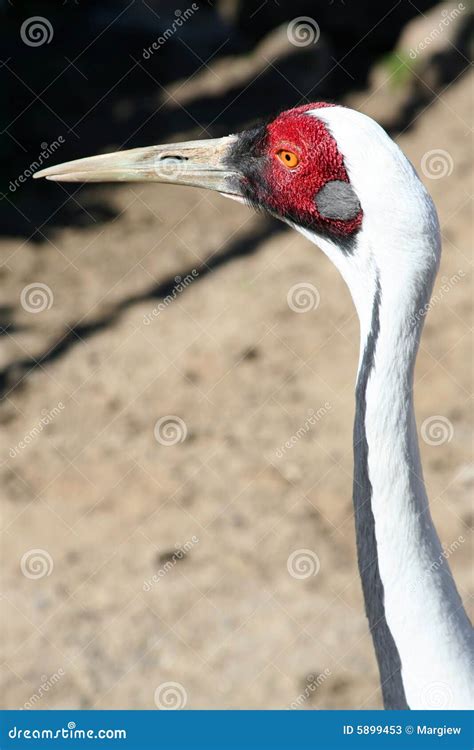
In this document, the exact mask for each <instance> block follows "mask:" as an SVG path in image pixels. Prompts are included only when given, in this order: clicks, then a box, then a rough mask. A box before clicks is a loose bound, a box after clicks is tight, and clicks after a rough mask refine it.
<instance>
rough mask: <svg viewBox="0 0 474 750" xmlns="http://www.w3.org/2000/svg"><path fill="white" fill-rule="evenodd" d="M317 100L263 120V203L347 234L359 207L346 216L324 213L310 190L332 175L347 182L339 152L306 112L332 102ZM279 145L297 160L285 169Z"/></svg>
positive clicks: (357, 220) (316, 189) (352, 228)
mask: <svg viewBox="0 0 474 750" xmlns="http://www.w3.org/2000/svg"><path fill="white" fill-rule="evenodd" d="M331 106H334V105H332V104H327V103H325V102H319V103H315V104H305V105H303V106H301V107H296V108H295V109H290V110H287V111H286V112H282V114H280V115H278V117H276V119H275V120H273V121H272V122H271V123H270V124H269V125H268V126H267V137H266V139H265V146H266V152H267V158H268V159H267V164H266V168H265V176H264V177H265V183H266V185H267V186H268V190H267V191H265V193H266V194H265V203H266V205H267V207H268V209H269V210H273V211H274V212H275V213H277V214H280V215H283V216H285V215H286V216H289V217H291V218H292V217H295V221H296V222H298V219H300V220H301V223H303V222H304V224H305V225H306V226H308V225H311V224H314V228H315V231H317V229H318V227H320V228H322V229H325V230H326V231H328V232H330V233H331V234H336V235H339V236H348V235H351V234H352V233H353V232H355V231H356V230H357V229H359V227H360V225H361V223H362V210H361V211H359V213H358V214H357V216H356V217H354V218H351V219H349V220H348V221H342V220H336V219H327V218H324V217H323V216H321V215H320V214H319V212H318V209H317V206H316V203H315V196H316V194H317V193H318V192H319V190H320V189H321V188H322V187H323V186H324V185H325V184H326V183H327V182H330V181H331V180H341V181H343V182H349V177H348V175H347V172H346V169H345V167H344V160H343V157H342V154H341V153H340V152H339V150H338V148H337V144H336V141H335V140H334V138H333V137H332V135H330V133H329V132H328V130H327V129H326V126H325V125H324V123H323V122H321V120H318V119H317V118H316V117H311V116H308V115H307V114H306V112H308V111H309V110H312V109H317V108H320V107H331ZM280 149H287V150H289V151H293V152H294V153H296V154H297V155H298V157H299V160H300V161H299V164H298V166H297V167H296V168H294V169H288V167H285V165H284V164H282V163H281V161H280V160H279V159H278V158H277V156H276V153H277V152H278V151H279V150H280Z"/></svg>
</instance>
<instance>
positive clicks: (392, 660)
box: [353, 278, 408, 709]
mask: <svg viewBox="0 0 474 750" xmlns="http://www.w3.org/2000/svg"><path fill="white" fill-rule="evenodd" d="M380 301H381V290H380V282H379V279H378V278H377V286H376V292H375V297H374V304H373V308H372V322H371V330H370V334H369V336H368V338H367V341H366V344H365V349H364V355H363V357H362V363H361V366H360V370H359V376H358V378H357V385H356V410H355V421H354V484H353V502H354V515H355V528H356V542H357V559H358V564H359V573H360V577H361V581H362V590H363V593H364V601H365V611H366V614H367V619H368V621H369V627H370V632H371V635H372V640H373V642H374V648H375V655H376V657H377V662H378V666H379V672H380V681H381V686H382V696H383V702H384V706H385V708H387V709H406V708H408V705H407V701H406V697H405V690H404V687H403V682H402V677H401V662H400V655H399V653H398V650H397V646H396V644H395V641H394V640H393V636H392V633H391V632H390V629H389V627H388V625H387V621H386V619H385V606H384V590H383V583H382V580H381V578H380V571H379V563H378V558H377V542H376V538H375V520H374V515H373V512H372V485H371V483H370V478H369V468H368V452H369V449H368V445H367V436H366V430H365V414H366V391H367V383H368V380H369V376H370V373H371V371H372V368H373V366H374V354H375V347H376V343H377V338H378V335H379V330H380V316H379V311H380Z"/></svg>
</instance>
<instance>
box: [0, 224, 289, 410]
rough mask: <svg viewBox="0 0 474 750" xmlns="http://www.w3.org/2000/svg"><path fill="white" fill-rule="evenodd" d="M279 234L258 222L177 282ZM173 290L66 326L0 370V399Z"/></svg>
mask: <svg viewBox="0 0 474 750" xmlns="http://www.w3.org/2000/svg"><path fill="white" fill-rule="evenodd" d="M283 231H287V227H286V226H285V225H284V224H282V223H281V222H279V221H276V220H270V219H262V221H261V223H260V225H259V228H257V229H255V230H253V231H252V232H251V233H248V234H246V235H243V236H240V237H238V238H237V239H235V240H234V241H233V242H231V243H230V244H229V245H227V247H225V248H224V250H223V251H222V252H217V253H215V254H214V255H212V256H211V257H210V258H208V259H207V260H206V261H205V262H204V263H202V264H201V265H200V266H198V267H196V266H193V268H190V269H189V270H183V271H181V278H182V279H183V278H185V277H186V276H188V275H189V276H190V277H191V278H195V280H194V281H193V282H192V284H193V285H194V284H197V283H199V282H200V281H201V280H202V279H204V278H206V276H208V275H209V274H210V273H213V272H214V271H216V270H218V269H219V268H221V267H222V266H225V265H227V264H228V263H232V261H234V260H237V259H239V258H242V257H245V256H248V255H252V254H253V253H255V252H257V251H258V249H259V247H260V245H261V244H262V243H263V242H264V241H266V240H267V239H269V238H270V237H272V236H273V235H275V234H278V233H280V232H283ZM193 272H194V273H193ZM196 272H197V273H196ZM176 286H177V282H176V277H175V276H173V277H170V278H168V279H165V280H164V281H162V282H161V283H160V284H156V285H153V286H151V287H148V288H147V289H145V290H144V291H143V292H140V293H138V294H132V295H130V296H128V297H124V298H123V299H122V300H121V301H120V302H119V303H118V304H117V305H115V306H114V307H113V309H112V310H110V312H108V313H107V314H105V315H103V316H102V317H100V318H97V319H96V320H93V321H90V322H84V323H78V324H75V325H73V326H68V327H67V330H66V331H65V333H64V334H63V335H62V336H61V337H60V338H59V339H58V340H57V341H56V342H55V343H54V344H53V345H52V346H50V347H48V349H47V350H46V351H44V352H43V353H42V354H39V355H38V356H37V357H25V358H24V359H20V360H15V361H14V362H11V363H10V364H8V365H7V366H6V367H4V368H3V369H2V370H0V398H4V397H5V396H6V395H7V394H9V393H11V392H12V391H13V390H15V389H16V388H18V387H21V386H22V385H23V384H25V383H26V380H27V379H28V377H29V376H30V375H31V374H32V373H33V372H34V371H35V370H36V368H38V367H42V366H44V365H48V364H50V363H52V362H55V361H56V360H57V359H59V358H60V357H63V356H64V355H65V354H67V352H69V350H70V349H71V348H72V347H74V346H76V345H77V344H83V343H84V342H85V341H86V340H87V339H88V338H89V336H92V335H93V334H95V333H100V332H101V331H103V330H104V329H106V328H107V327H109V326H111V325H114V324H115V323H117V321H118V320H119V319H120V317H121V315H122V314H123V313H124V312H125V311H126V310H128V309H129V308H130V307H132V306H133V305H137V304H140V303H142V302H156V303H157V304H158V303H159V302H160V301H163V300H165V299H166V298H167V297H168V296H173V291H175V290H176ZM189 288H190V287H189V286H185V287H184V288H183V290H182V291H180V292H179V294H180V295H181V294H185V293H186V290H187V289H189ZM170 303H171V300H170ZM9 330H11V329H9V327H8V325H7V326H6V329H5V331H6V332H7V333H8V332H9Z"/></svg>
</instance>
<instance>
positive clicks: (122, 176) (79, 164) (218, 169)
mask: <svg viewBox="0 0 474 750" xmlns="http://www.w3.org/2000/svg"><path fill="white" fill-rule="evenodd" d="M330 106H332V105H329V104H325V103H318V104H309V105H304V106H302V107H297V108H294V109H291V110H288V111H285V112H283V113H281V114H280V115H278V116H277V117H276V118H274V119H273V120H271V121H269V122H266V123H264V124H260V125H257V126H256V127H254V128H252V129H250V130H245V131H243V132H241V133H239V134H237V135H230V136H227V137H225V138H217V139H210V140H202V141H189V142H187V143H176V144H166V145H162V146H149V147H145V148H136V149H131V150H126V151H118V152H115V153H109V154H102V155H99V156H93V157H89V158H85V159H78V160H76V161H71V162H66V163H64V164H59V165H58V166H55V167H48V168H47V169H43V170H41V171H40V172H37V173H36V174H35V175H34V176H35V177H45V178H46V179H48V180H54V181H57V182H117V181H118V182H144V181H155V182H167V183H175V184H182V185H191V186H195V187H202V188H208V189H211V190H216V191H218V192H220V193H221V194H222V195H224V196H226V197H229V198H233V199H235V200H240V201H243V202H245V203H247V204H249V205H251V206H253V207H254V208H257V209H263V210H266V211H268V212H269V213H271V214H273V215H274V216H277V217H278V218H280V219H283V220H284V221H287V222H288V223H290V224H292V225H294V226H296V227H297V228H305V229H308V230H310V231H314V232H317V233H318V234H320V235H323V236H324V235H325V236H328V237H334V239H336V238H341V239H342V238H344V237H350V236H352V235H354V234H355V233H356V232H357V231H358V229H359V228H360V226H361V223H362V216H363V213H362V208H361V205H360V203H359V200H358V197H357V195H356V192H355V191H354V189H353V187H352V185H351V183H350V180H349V177H348V174H347V171H346V168H345V165H344V159H343V156H342V154H341V153H340V151H339V149H338V146H337V144H336V141H335V139H334V137H333V136H332V135H331V133H330V131H329V129H328V127H327V125H326V124H325V123H324V122H323V121H322V120H321V119H319V118H318V117H315V116H311V115H312V114H313V113H314V112H315V111H317V110H318V109H320V108H324V107H330Z"/></svg>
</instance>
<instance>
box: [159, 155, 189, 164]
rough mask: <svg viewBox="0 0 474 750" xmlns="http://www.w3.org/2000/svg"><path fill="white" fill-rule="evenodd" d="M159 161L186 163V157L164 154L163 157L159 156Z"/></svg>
mask: <svg viewBox="0 0 474 750" xmlns="http://www.w3.org/2000/svg"><path fill="white" fill-rule="evenodd" d="M160 161H172V162H176V161H188V157H187V156H175V155H173V154H165V155H164V156H160Z"/></svg>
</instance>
